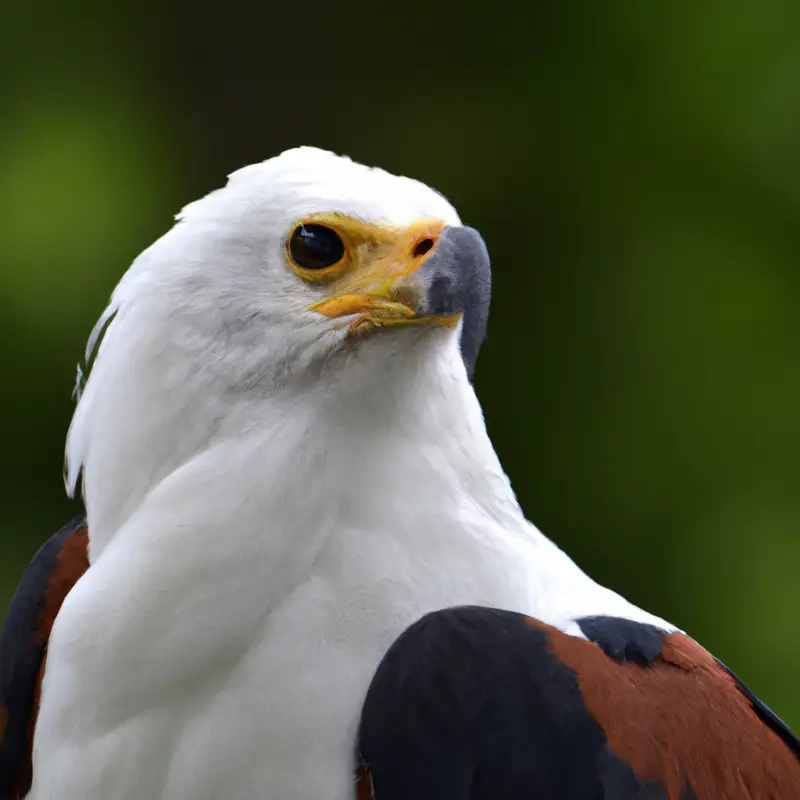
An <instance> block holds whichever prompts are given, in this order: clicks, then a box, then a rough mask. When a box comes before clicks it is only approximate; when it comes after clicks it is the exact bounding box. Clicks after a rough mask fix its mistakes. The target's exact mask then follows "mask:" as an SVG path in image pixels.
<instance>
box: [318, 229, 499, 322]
mask: <svg viewBox="0 0 800 800" xmlns="http://www.w3.org/2000/svg"><path fill="white" fill-rule="evenodd" d="M476 259H478V260H480V259H485V260H486V261H488V255H487V253H486V248H485V246H484V244H483V240H482V239H481V237H480V235H479V234H478V233H477V231H474V230H473V229H471V228H458V227H447V226H443V225H441V224H440V223H432V224H425V225H423V226H415V227H414V228H411V229H409V230H408V231H407V232H404V234H403V235H402V236H400V237H398V240H397V242H396V243H395V244H394V245H393V246H392V247H391V249H390V250H389V252H382V253H380V254H379V255H377V256H370V254H369V253H367V254H366V255H365V256H364V259H363V263H360V264H356V265H355V266H354V269H353V270H352V271H351V272H350V273H349V274H348V275H347V276H346V277H345V278H344V279H343V280H342V281H341V282H337V284H334V285H333V287H332V288H333V292H332V294H331V296H330V297H327V298H325V299H324V300H322V301H320V302H318V303H315V304H314V305H313V306H311V310H313V311H317V312H318V313H320V314H324V315H325V316H326V317H332V318H337V317H350V316H353V315H356V317H355V319H354V320H352V321H351V322H350V323H349V325H348V327H349V330H350V332H351V333H356V334H357V333H362V332H364V331H365V330H368V329H371V328H377V327H388V326H396V325H419V324H431V325H441V326H444V327H447V328H455V327H456V326H457V325H458V322H459V320H460V319H461V315H462V314H463V312H464V311H466V310H467V309H468V305H469V299H468V297H467V294H468V291H467V286H468V285H469V280H470V276H472V274H473V273H474V272H475V265H476Z"/></svg>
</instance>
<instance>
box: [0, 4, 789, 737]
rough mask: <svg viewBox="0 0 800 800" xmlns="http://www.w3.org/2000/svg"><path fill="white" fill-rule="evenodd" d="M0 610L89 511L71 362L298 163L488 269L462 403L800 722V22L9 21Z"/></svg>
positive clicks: (696, 12) (691, 18)
mask: <svg viewBox="0 0 800 800" xmlns="http://www.w3.org/2000/svg"><path fill="white" fill-rule="evenodd" d="M0 13H2V16H3V19H4V21H3V24H0V53H2V60H3V65H2V69H0V108H2V111H1V112H0V207H2V214H0V312H1V314H2V336H0V361H1V363H2V393H1V394H0V420H2V443H3V458H2V461H1V462H0V478H1V479H2V480H0V501H2V509H3V512H2V517H3V524H2V540H0V614H2V613H3V612H4V610H5V608H6V606H7V604H8V602H9V600H10V597H11V593H12V591H13V588H14V585H15V583H16V581H17V579H18V578H19V576H20V574H21V572H22V570H23V568H24V566H25V564H26V563H27V561H28V559H29V558H30V557H31V556H32V555H33V553H34V552H35V549H36V548H37V546H38V545H39V544H40V543H41V542H42V541H43V540H44V539H45V538H46V537H47V536H48V535H49V534H50V533H52V532H54V531H55V530H56V529H57V528H58V527H59V526H60V525H61V524H62V523H63V522H65V521H66V520H67V519H69V518H70V517H71V516H72V515H73V514H75V513H76V511H77V510H78V509H77V507H76V506H75V504H73V503H70V502H69V501H68V500H67V499H66V497H65V495H64V490H63V484H62V473H61V470H62V453H63V441H64V434H65V432H66V429H67V426H68V422H69V418H70V414H71V410H72V403H71V399H70V394H71V391H72V387H73V383H74V376H75V365H76V363H77V361H78V360H79V358H80V356H81V352H82V349H83V345H84V342H85V339H86V336H87V334H88V332H89V329H90V328H91V326H92V324H93V322H94V320H95V319H96V317H97V316H98V314H99V312H100V310H101V308H102V307H103V305H104V304H105V301H106V299H107V297H108V295H109V293H110V291H111V289H112V287H113V286H114V284H115V283H116V281H117V280H118V279H119V277H120V276H121V274H122V273H123V271H124V270H125V268H126V266H127V264H128V263H129V262H130V261H131V259H132V258H133V257H134V256H135V255H136V254H137V252H138V251H140V250H141V249H143V247H144V246H146V245H147V244H148V243H149V242H150V241H152V240H153V239H154V238H155V237H157V236H158V235H160V234H161V233H162V232H163V231H165V230H166V228H167V227H168V226H169V225H170V222H171V215H172V214H174V213H175V212H176V211H177V210H178V209H179V208H180V207H181V206H182V205H183V204H184V203H186V202H188V201H190V200H192V199H194V198H196V197H198V196H199V195H201V194H204V193H205V192H207V191H209V190H211V189H212V188H215V187H217V186H219V185H220V184H221V183H223V182H224V178H225V176H226V175H227V173H229V172H231V171H232V170H234V169H236V168H237V167H239V166H241V165H243V164H246V163H249V162H252V161H256V160H261V159H263V158H266V157H268V156H270V155H273V154H275V153H277V152H279V151H280V150H282V149H285V148H287V147H291V146H294V145H296V144H299V143H305V144H315V145H318V146H322V147H326V148H329V149H333V150H336V151H339V152H344V153H347V154H349V155H351V156H352V157H354V158H356V159H357V160H360V161H365V162H367V163H371V164H379V165H381V166H383V167H385V168H387V169H389V170H392V171H395V172H400V173H404V174H409V175H412V176H414V177H418V178H421V179H422V180H424V181H426V182H428V183H430V184H432V185H434V186H435V187H437V188H438V189H439V190H441V191H442V192H443V193H444V194H445V195H446V196H447V197H449V198H450V199H451V200H452V201H453V203H454V204H455V205H456V207H457V208H458V209H459V210H460V212H461V214H462V217H463V218H464V220H465V221H466V222H468V223H469V224H472V225H474V226H476V227H478V228H479V229H480V230H481V231H482V232H483V234H484V236H485V238H486V240H487V242H488V245H489V249H490V251H491V253H492V255H493V260H494V269H495V299H494V305H493V312H492V316H491V320H490V336H489V339H488V341H487V343H486V345H485V350H484V352H483V354H482V358H481V361H480V363H479V369H478V376H477V389H478V393H479V395H480V397H481V399H482V401H483V404H484V408H485V411H486V416H487V420H488V425H489V428H490V432H491V434H492V436H493V438H494V441H495V443H496V446H497V448H498V450H499V453H500V456H501V458H502V461H503V463H504V464H505V466H506V468H507V470H508V472H509V473H510V475H511V477H512V479H513V483H514V485H515V487H516V490H517V492H518V494H519V496H520V499H521V501H522V503H523V505H524V508H525V509H526V511H527V513H528V515H529V517H530V518H531V519H533V520H534V521H535V522H536V523H537V524H538V525H539V526H540V527H541V528H542V529H543V530H544V531H545V532H547V533H548V534H549V535H550V536H551V537H553V538H554V539H556V540H557V541H558V542H559V543H560V544H561V545H562V546H563V547H564V548H565V549H567V550H568V551H569V552H570V553H571V554H573V556H574V557H575V558H576V559H577V561H578V562H579V563H580V564H581V565H582V566H583V567H584V568H586V569H587V570H588V571H590V572H591V573H592V574H593V575H594V576H596V578H597V579H599V580H600V581H602V582H605V583H607V584H610V585H611V586H613V587H614V588H616V589H618V590H619V591H621V592H622V593H624V594H625V595H627V596H628V597H629V598H630V599H632V600H633V601H635V602H637V603H639V604H641V605H644V606H646V607H647V608H648V609H650V610H652V611H654V612H656V613H658V614H660V615H663V616H665V617H668V618H670V619H671V620H673V621H674V622H676V623H677V624H678V625H680V626H681V627H683V628H684V629H686V630H687V631H689V632H690V633H691V634H693V635H694V636H696V637H697V638H699V639H700V640H701V641H702V642H703V643H704V644H705V645H706V646H707V647H708V648H709V649H711V650H712V651H713V652H714V653H715V654H716V655H718V656H719V657H720V658H722V659H723V660H724V661H726V662H727V663H728V664H729V665H730V666H731V667H732V668H733V669H735V670H736V671H737V672H738V673H740V675H741V676H742V677H743V678H744V679H745V680H746V681H748V682H749V683H750V684H751V686H752V687H753V688H754V689H755V690H756V691H757V692H758V693H759V694H760V695H761V696H762V697H763V699H764V700H765V701H766V702H768V703H769V704H770V705H772V706H773V707H774V708H775V709H776V710H777V711H778V712H779V713H781V714H782V715H783V716H784V717H785V718H786V720H787V721H788V722H789V723H790V724H792V725H793V726H794V727H795V728H798V727H800V692H799V691H798V688H797V687H798V684H797V676H798V674H799V673H800V617H799V616H798V609H800V471H799V470H798V466H799V464H798V462H799V460H800V261H799V259H798V254H800V224H798V223H799V222H800V47H798V39H797V31H798V29H800V4H798V3H797V2H779V1H778V0H763V1H762V2H760V3H752V2H748V0H741V2H740V1H739V0H685V1H681V0H672V2H670V3H648V2H641V0H635V1H634V0H631V1H630V2H627V1H621V2H616V3H567V2H563V0H516V1H514V0H495V2H492V3H486V2H474V3H466V4H465V3H463V2H456V1H455V0H425V1H424V2H423V1H422V0H411V1H410V2H405V3H402V4H389V3H376V2H366V0H358V1H354V2H348V0H343V2H337V3H333V4H331V3H328V2H321V1H320V0H306V2H304V3H302V4H297V3H282V4H277V3H269V2H260V3H256V2H250V3H237V2H228V3H217V2H211V1H210V0H193V2H191V3H190V2H188V1H187V0H158V2H155V0H116V1H115V2H112V3H108V2H102V0H83V1H80V0H79V2H76V3H63V2H59V1H58V0H40V2H38V3H25V2H22V0H11V2H9V3H6V4H4V5H3V10H2V12H0Z"/></svg>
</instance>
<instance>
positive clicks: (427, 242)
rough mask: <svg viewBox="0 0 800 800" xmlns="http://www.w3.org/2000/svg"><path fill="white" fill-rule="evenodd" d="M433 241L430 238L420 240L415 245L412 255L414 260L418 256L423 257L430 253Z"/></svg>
mask: <svg viewBox="0 0 800 800" xmlns="http://www.w3.org/2000/svg"><path fill="white" fill-rule="evenodd" d="M433 245H434V241H433V239H431V238H430V237H426V238H425V239H420V240H419V241H418V242H417V243H416V244H415V245H414V249H413V250H412V253H413V254H414V258H419V257H420V256H424V255H425V253H428V252H430V251H431V250H432V249H433Z"/></svg>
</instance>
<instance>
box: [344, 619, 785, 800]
mask: <svg viewBox="0 0 800 800" xmlns="http://www.w3.org/2000/svg"><path fill="white" fill-rule="evenodd" d="M577 622H578V624H579V626H580V628H581V630H582V631H583V633H584V635H585V636H587V639H583V638H579V637H577V636H570V635H568V634H566V633H564V632H563V631H561V630H559V629H557V628H553V627H551V626H549V625H546V624H544V623H542V622H540V621H539V620H536V619H532V618H530V617H526V616H524V615H522V614H517V613H513V612H509V611H502V610H498V609H490V608H479V607H461V608H452V609H446V610H443V611H439V612H435V613H432V614H429V615H427V616H426V617H424V618H423V619H421V620H420V621H418V622H417V623H415V624H414V625H412V626H411V627H410V628H409V629H408V630H407V631H406V632H405V633H404V634H403V635H402V636H401V637H399V638H398V640H397V641H396V642H395V643H394V644H393V645H392V647H391V648H390V649H389V651H388V652H387V654H386V656H385V657H384V659H383V661H382V662H381V664H380V665H379V668H378V670H377V672H376V674H375V677H374V679H373V682H372V685H371V686H370V689H369V692H368V694H367V699H366V702H365V704H364V709H363V715H362V721H361V730H360V738H359V746H360V751H361V756H362V758H363V761H364V763H365V765H367V766H368V768H369V772H370V777H371V780H372V783H373V788H374V791H375V797H376V798H377V800H392V798H397V800H399V799H400V798H406V797H412V796H413V797H415V798H418V799H419V800H426V799H427V798H431V800H433V798H437V800H449V798H456V797H458V798H463V797H469V798H471V800H489V798H494V797H506V798H509V800H513V799H514V798H520V800H522V798H530V797H539V798H542V800H557V799H558V798H564V797H615V798H618V799H619V800H645V799H646V800H690V798H709V799H710V798H717V797H725V798H726V800H755V798H759V800H778V798H781V799H783V798H788V797H792V796H794V795H795V794H796V793H797V787H798V786H800V758H799V757H798V746H797V739H796V738H795V737H794V736H793V735H792V734H791V732H790V731H789V729H788V727H786V726H785V725H784V724H783V723H782V722H780V720H778V718H777V717H775V715H774V714H772V712H770V711H769V709H767V708H766V706H763V704H761V703H760V702H759V701H758V700H757V699H756V698H755V697H754V696H753V695H752V693H750V692H749V691H748V690H747V689H746V688H745V687H744V686H743V684H742V683H741V682H740V681H739V680H738V679H737V678H735V677H734V676H733V675H732V673H730V672H729V671H728V670H726V669H725V668H724V667H723V666H722V665H721V664H720V663H719V662H718V661H717V660H716V659H714V658H713V657H712V656H711V655H710V654H709V653H708V652H707V651H705V650H704V649H703V648H702V647H701V646H700V645H698V644H697V643H696V642H695V641H694V640H692V639H691V638H689V637H688V636H686V635H684V634H682V633H665V632H662V631H660V630H659V629H658V628H655V627H654V626H651V625H645V624H643V623H638V622H631V621H630V620H622V619H619V618H614V617H592V618H586V619H584V620H578V621H577Z"/></svg>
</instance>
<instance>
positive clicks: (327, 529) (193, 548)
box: [29, 148, 674, 800]
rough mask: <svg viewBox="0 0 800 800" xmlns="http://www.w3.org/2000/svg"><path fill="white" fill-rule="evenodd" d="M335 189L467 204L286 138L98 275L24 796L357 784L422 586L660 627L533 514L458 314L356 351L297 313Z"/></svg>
mask: <svg viewBox="0 0 800 800" xmlns="http://www.w3.org/2000/svg"><path fill="white" fill-rule="evenodd" d="M331 211H334V212H340V213H342V214H347V215H349V216H351V217H354V218H357V219H360V220H363V221H364V222H372V223H377V224H379V225H389V226H395V227H404V226H408V225H411V224H412V223H414V222H415V221H417V220H420V219H426V220H430V219H434V220H440V221H441V222H443V223H445V224H447V225H449V226H458V225H460V221H459V218H458V215H457V214H456V211H455V210H454V209H453V207H452V206H451V205H450V204H449V203H448V202H447V201H446V200H445V199H444V198H443V197H442V196H441V195H439V194H438V193H436V192H435V191H433V190H431V189H429V188H428V187H426V186H424V185H423V184H421V183H418V182H416V181H412V180H409V179H407V178H400V177H395V176H392V175H389V174H388V173H385V172H383V171H380V170H375V169H368V168H366V167H363V166H361V165H358V164H355V163H353V162H351V161H349V160H347V159H344V158H341V157H338V156H334V155H332V154H329V153H326V152H323V151H320V150H315V149H309V148H300V149H296V150H291V151H288V152H286V153H283V154H282V155H280V156H278V157H276V158H274V159H271V160H268V161H266V162H264V163H263V164H258V165H254V166H250V167H247V168H245V169H243V170H240V171H238V172H236V173H235V174H234V175H233V176H232V177H231V179H230V182H229V183H228V185H227V186H226V187H225V188H223V189H221V190H218V191H216V192H213V193H212V194H210V195H209V196H207V197H206V198H204V199H202V200H200V201H198V202H196V203H192V204H191V205H189V206H188V207H187V208H186V209H184V211H183V213H182V214H181V215H180V216H179V218H178V219H179V221H178V223H177V224H176V225H175V227H174V228H173V229H172V230H171V231H170V232H169V233H167V234H166V235H165V236H164V237H162V238H161V239H160V240H159V241H157V242H156V243H155V244H154V245H153V246H152V247H150V248H149V249H148V250H146V251H145V252H144V253H143V254H142V255H141V256H140V257H139V258H138V259H136V261H135V262H134V263H133V265H132V267H131V268H130V269H129V271H128V272H127V274H126V275H125V276H124V277H123V279H122V280H121V282H120V284H119V286H118V287H117V289H116V291H115V292H114V295H113V297H112V300H111V304H110V306H109V309H108V310H107V311H106V312H105V314H104V315H103V318H102V320H101V322H100V323H99V326H100V327H102V326H104V325H105V324H106V323H108V321H109V320H111V321H110V323H109V324H108V327H107V329H106V331H105V335H104V336H103V337H102V339H101V340H100V343H99V347H98V349H97V354H96V360H95V363H94V365H93V368H92V371H91V374H90V375H89V377H88V381H87V384H86V387H85V390H84V392H83V394H82V397H81V399H80V401H79V404H78V407H77V410H76V413H75V418H74V420H73V424H72V427H71V430H70V434H69V440H68V447H67V457H68V465H69V470H68V478H69V483H70V485H71V486H73V487H74V486H75V484H76V482H77V480H78V477H79V475H80V473H81V470H82V472H83V491H84V497H85V502H86V508H87V513H88V520H89V530H90V536H91V539H90V558H91V563H92V566H91V569H90V570H89V571H88V572H87V573H86V575H85V576H84V577H83V578H82V579H81V580H80V581H79V582H78V584H77V585H76V587H75V588H74V589H73V591H72V592H71V593H70V594H69V596H68V597H67V599H66V601H65V603H64V606H63V608H62V610H61V613H60V614H59V616H58V619H57V621H56V624H55V627H54V629H53V632H52V636H51V640H50V644H49V652H48V667H47V673H46V677H45V681H44V685H43V695H42V705H41V711H40V714H39V719H38V723H37V728H36V738H35V744H34V770H33V774H34V783H33V788H32V790H31V793H30V795H29V797H30V798H32V800H56V799H57V800H109V798H114V799H115V800H143V799H144V798H163V800H186V799H187V798H192V800H212V799H213V800H218V799H219V798H226V800H251V799H252V798H268V799H269V800H320V799H321V798H325V799H326V800H345V799H346V798H347V799H348V800H349V798H351V797H352V793H353V764H354V742H355V736H356V726H357V723H358V718H359V712H360V709H361V704H362V701H363V698H364V694H365V692H366V690H367V687H368V685H369V681H370V679H371V677H372V674H373V672H374V670H375V667H376V665H377V663H378V662H379V660H380V658H381V656H382V655H383V653H384V652H385V650H386V648H387V647H388V646H389V644H390V643H391V642H392V641H393V640H394V639H395V638H396V637H397V636H398V635H399V634H400V633H401V631H402V630H403V629H404V628H405V627H406V626H408V625H409V624H410V623H412V622H413V621H415V620H416V619H418V618H419V617H420V616H421V615H423V614H424V613H426V612H428V611H430V610H434V609H438V608H442V607H446V606H450V605H454V604H460V603H469V604H486V605H492V606H497V607H500V608H506V609H510V610H517V611H522V612H525V613H527V614H531V615H533V616H536V617H538V618H539V619H541V620H543V621H545V622H548V623H550V624H553V625H556V626H558V627H560V628H561V629H563V630H565V631H568V632H570V633H573V634H575V635H578V636H580V635H582V634H581V632H580V629H579V628H578V627H577V625H575V624H574V619H575V618H577V617H580V616H584V615H587V614H603V613H605V614H615V615H618V616H623V617H629V618H631V619H637V620H643V621H647V622H652V623H654V624H656V625H658V626H659V627H661V628H662V629H664V630H674V628H673V627H672V626H670V625H668V624H667V623H665V622H664V621H662V620H659V619H656V618H654V617H652V616H651V615H649V614H646V613H645V612H643V611H641V610H639V609H637V608H635V607H634V606H632V605H630V604H629V603H627V602H626V601H625V600H623V599H622V598H621V597H619V596H618V595H616V594H614V593H613V592H610V591H609V590H607V589H604V588H602V587H600V586H598V585H597V584H596V583H594V582H593V581H592V580H591V579H589V578H588V577H587V576H586V575H585V574H584V573H582V572H581V571H580V570H579V569H578V568H577V567H576V566H575V565H574V564H573V562H572V561H570V560H569V558H568V557H567V556H565V555H564V554H563V553H562V552H561V551H560V550H559V549H558V548H556V547H555V545H553V544H552V543H551V542H550V541H549V540H547V539H546V538H544V537H543V536H542V535H541V534H540V533H539V532H538V531H537V530H536V529H535V528H534V527H533V526H532V525H531V524H530V523H529V522H527V521H526V520H525V518H524V516H523V514H522V512H521V510H520V508H519V506H518V504H517V501H516V499H515V497H514V494H513V491H512V489H511V487H510V485H509V481H508V479H507V478H506V476H505V474H504V473H503V470H502V468H501V466H500V464H499V462H498V460H497V457H496V455H495V453H494V450H493V448H492V445H491V442H490V441H489V439H488V437H487V434H486V430H485V426H484V422H483V418H482V414H481V410H480V406H479V404H478V401H477V399H476V397H475V395H474V393H473V390H472V387H471V385H470V383H469V380H468V378H467V374H466V370H465V367H464V364H463V361H462V359H461V355H460V352H459V340H458V331H457V330H455V331H454V330H449V329H447V328H445V327H435V326H421V327H407V328H396V329H391V330H386V331H380V330H379V331H376V332H374V333H373V334H372V335H370V336H366V337H364V338H363V339H361V340H359V341H358V342H357V344H356V346H355V347H353V346H351V345H348V344H347V343H346V342H345V337H346V331H345V330H342V329H341V327H340V326H338V325H337V324H336V323H337V321H336V320H333V319H328V318H327V317H325V316H323V315H321V314H315V313H314V312H312V311H310V310H309V306H310V305H311V304H313V303H314V302H315V301H317V300H320V299H321V298H322V297H323V296H324V293H325V288H324V286H320V285H315V284H309V283H306V282H304V281H303V280H301V279H300V278H299V277H298V276H297V275H296V274H294V273H293V272H292V271H291V270H290V269H288V267H287V264H286V260H285V256H284V250H283V243H284V241H285V239H286V236H287V233H288V232H289V231H290V230H291V228H292V226H293V225H294V224H295V223H296V221H297V220H298V219H300V218H302V217H304V216H305V215H307V214H309V213H316V212H331ZM500 280H502V267H501V268H500ZM96 338H99V329H98V333H97V334H95V335H93V341H94V339H96Z"/></svg>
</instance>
